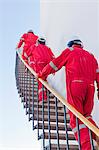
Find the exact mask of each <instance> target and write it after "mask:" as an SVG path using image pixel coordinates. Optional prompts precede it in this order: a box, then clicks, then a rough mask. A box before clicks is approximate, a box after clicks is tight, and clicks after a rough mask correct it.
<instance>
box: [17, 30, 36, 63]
mask: <svg viewBox="0 0 99 150" xmlns="http://www.w3.org/2000/svg"><path fill="white" fill-rule="evenodd" d="M37 39H38V36H37V35H35V34H33V33H31V32H29V33H25V34H23V36H22V37H21V39H20V42H19V43H18V46H17V48H20V47H21V46H22V44H23V43H24V47H23V51H22V58H23V59H24V61H25V62H26V63H27V55H26V51H27V50H28V49H29V47H30V46H31V45H32V44H35V43H36V40H37Z"/></svg>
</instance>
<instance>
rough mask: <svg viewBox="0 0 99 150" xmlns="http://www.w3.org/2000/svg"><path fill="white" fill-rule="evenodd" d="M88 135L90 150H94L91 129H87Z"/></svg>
mask: <svg viewBox="0 0 99 150" xmlns="http://www.w3.org/2000/svg"><path fill="white" fill-rule="evenodd" d="M89 136H90V143H91V150H94V144H93V139H92V131H91V130H90V129H89Z"/></svg>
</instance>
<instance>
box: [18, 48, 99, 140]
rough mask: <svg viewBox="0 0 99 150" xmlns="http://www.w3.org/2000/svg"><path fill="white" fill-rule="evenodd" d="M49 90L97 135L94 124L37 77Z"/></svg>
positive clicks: (97, 131) (32, 71) (34, 73)
mask: <svg viewBox="0 0 99 150" xmlns="http://www.w3.org/2000/svg"><path fill="white" fill-rule="evenodd" d="M17 54H18V56H19V58H20V59H21V61H22V62H23V63H24V65H25V66H26V67H27V68H28V69H29V70H30V71H31V73H32V74H33V75H34V76H35V77H36V76H37V74H36V72H35V71H34V70H33V69H32V68H31V67H30V66H29V65H28V64H27V63H26V62H25V61H24V60H23V59H22V57H21V54H20V52H19V51H18V50H17ZM38 80H39V81H40V82H41V83H42V84H43V85H44V86H45V87H46V88H47V89H48V90H49V91H50V92H52V93H53V94H54V95H55V96H56V97H57V98H58V99H59V100H60V101H61V102H62V104H64V105H65V106H66V107H67V108H68V109H69V110H70V111H71V112H72V113H73V114H74V115H75V116H76V117H78V118H79V119H80V120H81V121H82V122H83V123H84V124H85V125H86V126H87V127H88V128H89V129H90V130H91V131H93V132H94V133H95V134H96V135H97V136H98V137H99V129H98V128H97V127H96V126H94V125H93V124H92V123H91V122H90V121H89V120H87V119H86V118H85V117H84V116H83V115H82V114H81V113H79V112H78V111H77V110H76V109H75V108H74V107H73V106H72V105H70V104H69V103H68V102H67V100H66V99H65V98H63V97H62V96H61V95H60V94H59V93H57V92H56V91H55V90H54V89H53V88H52V87H51V86H50V85H49V84H48V83H47V82H46V81H44V80H42V79H41V78H39V79H38Z"/></svg>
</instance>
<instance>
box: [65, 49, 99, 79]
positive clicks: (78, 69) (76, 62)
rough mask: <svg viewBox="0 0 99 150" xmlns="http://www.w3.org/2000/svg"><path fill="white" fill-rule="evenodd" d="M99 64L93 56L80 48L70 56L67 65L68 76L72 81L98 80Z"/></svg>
mask: <svg viewBox="0 0 99 150" xmlns="http://www.w3.org/2000/svg"><path fill="white" fill-rule="evenodd" d="M96 69H97V62H96V60H95V58H94V56H93V55H92V54H90V53H89V52H87V51H85V50H83V49H82V48H79V47H74V50H73V51H71V53H70V54H69V56H68V61H67V63H66V72H67V76H68V77H69V78H71V79H86V80H89V81H94V80H95V79H96Z"/></svg>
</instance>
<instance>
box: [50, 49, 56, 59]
mask: <svg viewBox="0 0 99 150" xmlns="http://www.w3.org/2000/svg"><path fill="white" fill-rule="evenodd" d="M48 50H49V54H50V56H51V57H52V59H53V58H55V55H54V54H53V52H52V50H51V49H50V48H49V49H48Z"/></svg>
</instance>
